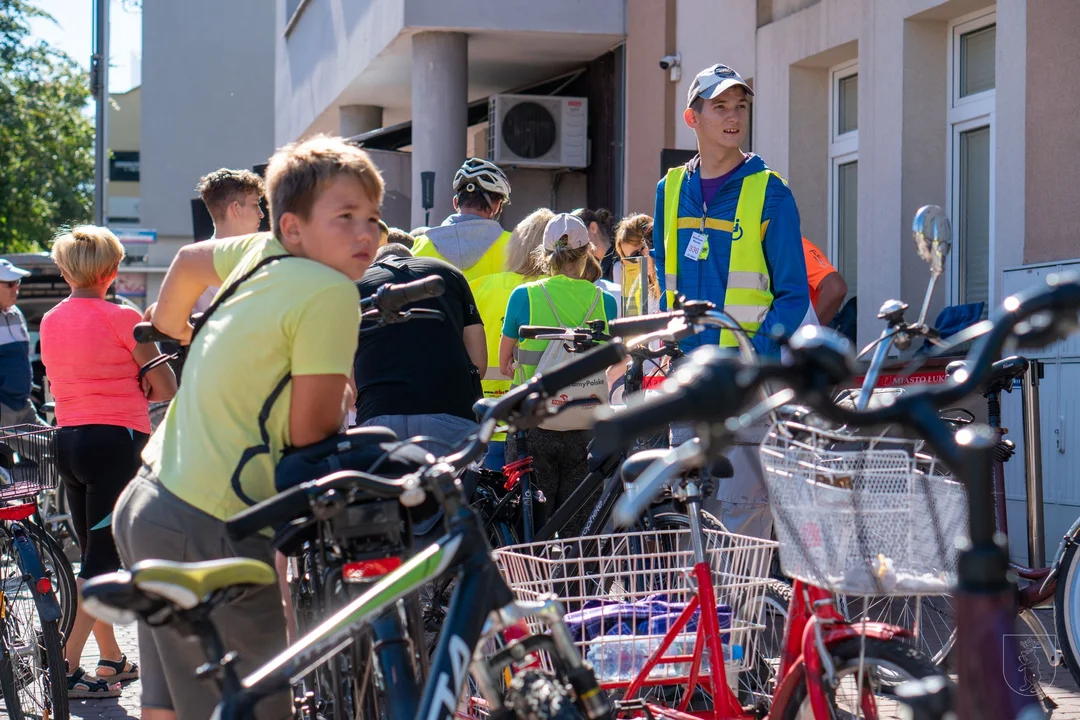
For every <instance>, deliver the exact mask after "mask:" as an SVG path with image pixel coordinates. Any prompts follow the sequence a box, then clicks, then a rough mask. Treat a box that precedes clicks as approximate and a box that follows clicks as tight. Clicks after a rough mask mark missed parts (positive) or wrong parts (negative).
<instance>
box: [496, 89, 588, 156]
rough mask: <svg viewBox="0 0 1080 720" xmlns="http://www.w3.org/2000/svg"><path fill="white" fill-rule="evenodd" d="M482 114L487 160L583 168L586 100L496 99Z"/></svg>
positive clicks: (586, 149)
mask: <svg viewBox="0 0 1080 720" xmlns="http://www.w3.org/2000/svg"><path fill="white" fill-rule="evenodd" d="M490 102H491V104H490V106H489V109H488V159H489V160H491V161H492V162H494V163H496V164H498V165H516V166H518V167H529V168H583V167H585V166H586V165H588V164H589V153H588V142H587V140H588V132H587V131H588V117H589V101H588V100H586V99H585V98H579V97H557V96H552V95H496V96H494V97H493V98H491V101H490Z"/></svg>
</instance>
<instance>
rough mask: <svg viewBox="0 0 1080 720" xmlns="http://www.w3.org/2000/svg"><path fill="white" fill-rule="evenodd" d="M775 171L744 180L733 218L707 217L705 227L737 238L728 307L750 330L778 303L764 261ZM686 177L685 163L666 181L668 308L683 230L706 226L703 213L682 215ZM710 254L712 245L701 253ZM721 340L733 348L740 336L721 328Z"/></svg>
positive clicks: (726, 297) (727, 292) (674, 289)
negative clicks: (765, 214) (765, 216)
mask: <svg viewBox="0 0 1080 720" xmlns="http://www.w3.org/2000/svg"><path fill="white" fill-rule="evenodd" d="M770 175H776V173H774V172H772V171H771V170H762V171H761V172H756V173H754V174H753V175H747V176H746V177H744V178H743V183H742V188H741V190H740V191H739V202H738V205H737V206H736V208H735V221H734V222H731V221H728V220H717V219H714V218H705V227H706V229H713V230H719V231H720V232H727V233H730V234H731V236H732V241H731V257H730V261H729V263H728V276H727V283H726V284H727V289H726V290H725V291H724V311H725V312H727V313H728V314H729V315H731V317H732V318H734V319H735V320H736V321H737V322H738V323H739V324H740V325H741V326H742V327H743V328H744V329H745V330H746V331H747V332H750V333H754V332H756V331H757V330H758V329H759V328H760V327H761V323H762V322H764V320H765V315H766V314H768V312H769V308H770V307H771V306H772V301H773V294H772V290H771V283H770V280H769V266H768V265H767V264H766V263H765V247H764V245H763V244H762V240H763V236H764V234H765V232H764V229H763V228H762V223H761V212H762V209H763V208H764V205H765V188H766V187H767V186H768V184H769V176H770ZM777 177H780V176H779V175H777ZM685 180H686V167H685V166H681V167H677V168H672V169H671V170H669V171H668V174H667V179H666V180H665V182H664V286H665V289H666V290H667V302H668V307H669V308H670V307H671V306H672V305H673V304H674V301H675V294H676V293H677V292H678V280H679V261H680V260H681V257H680V253H679V230H680V229H692V230H695V231H696V230H698V229H699V228H700V227H701V218H700V217H680V216H679V198H680V196H681V195H682V188H683V183H684V181H685ZM707 253H708V243H706V245H705V249H704V250H703V253H702V256H703V257H706V256H707ZM690 262H693V261H690ZM691 299H697V298H691ZM720 344H721V345H723V346H725V347H734V346H735V345H736V341H735V336H734V335H733V334H732V333H731V332H730V331H728V330H723V331H721V333H720Z"/></svg>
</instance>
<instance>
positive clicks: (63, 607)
mask: <svg viewBox="0 0 1080 720" xmlns="http://www.w3.org/2000/svg"><path fill="white" fill-rule="evenodd" d="M23 527H25V528H26V532H27V534H28V535H29V536H30V541H31V542H32V543H33V544H34V548H35V549H36V550H37V552H38V556H39V557H40V558H41V561H42V563H44V564H45V569H46V570H47V571H49V573H50V574H51V579H52V581H53V591H54V592H55V593H56V595H57V597H56V599H57V601H58V602H59V603H60V613H61V616H60V637H61V639H62V642H61V647H62V646H63V645H65V644H67V638H68V636H69V635H71V629H72V628H73V627H74V626H75V613H76V612H77V611H78V598H79V586H78V584H77V583H76V581H75V569H74V568H73V567H71V561H70V560H68V558H67V554H66V553H65V552H64V549H63V547H62V546H61V545H60V543H59V542H57V540H56V538H54V537H53V536H52V535H51V534H50V533H49V531H48V530H46V529H45V528H43V527H39V526H38V525H34V524H32V523H26V524H25V525H24V526H23Z"/></svg>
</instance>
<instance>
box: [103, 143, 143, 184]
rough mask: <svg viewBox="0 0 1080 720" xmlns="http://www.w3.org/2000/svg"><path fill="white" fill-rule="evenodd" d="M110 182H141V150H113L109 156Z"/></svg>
mask: <svg viewBox="0 0 1080 720" xmlns="http://www.w3.org/2000/svg"><path fill="white" fill-rule="evenodd" d="M109 182H139V151H138V150H113V151H112V157H110V158H109Z"/></svg>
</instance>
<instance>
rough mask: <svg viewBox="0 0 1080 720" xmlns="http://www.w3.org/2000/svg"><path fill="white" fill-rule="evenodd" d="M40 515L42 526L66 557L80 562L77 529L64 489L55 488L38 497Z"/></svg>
mask: <svg viewBox="0 0 1080 720" xmlns="http://www.w3.org/2000/svg"><path fill="white" fill-rule="evenodd" d="M38 513H39V514H40V515H41V526H42V527H43V528H45V530H47V531H48V533H49V535H51V536H52V538H53V539H54V540H56V542H57V544H58V545H59V546H60V547H61V548H62V549H63V554H64V556H65V557H67V559H68V560H69V561H72V562H74V561H76V560H78V559H79V544H78V543H77V542H76V541H75V528H74V526H73V525H72V524H71V512H70V511H69V510H68V506H67V493H66V492H65V491H64V489H63V488H62V487H59V488H54V489H52V490H46V491H44V492H42V493H41V494H40V495H38Z"/></svg>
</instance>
